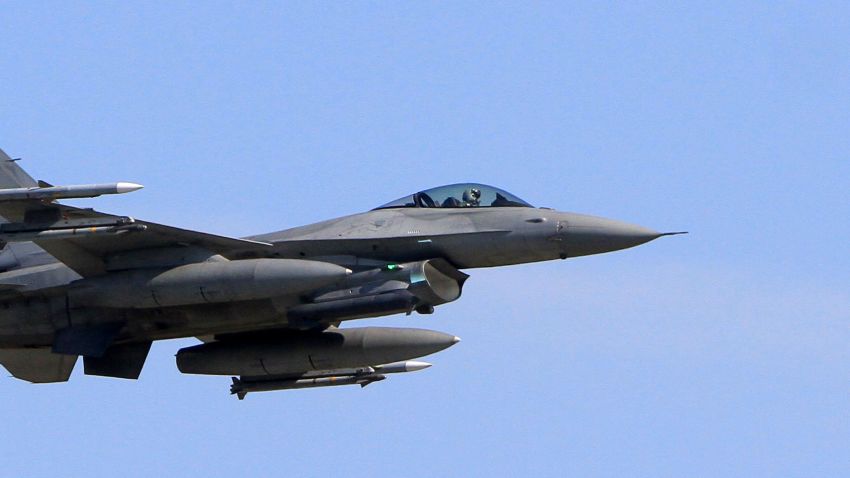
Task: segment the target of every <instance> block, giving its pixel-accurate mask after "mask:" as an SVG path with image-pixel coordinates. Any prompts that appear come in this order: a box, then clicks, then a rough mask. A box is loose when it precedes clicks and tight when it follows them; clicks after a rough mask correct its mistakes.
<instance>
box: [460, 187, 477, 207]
mask: <svg viewBox="0 0 850 478" xmlns="http://www.w3.org/2000/svg"><path fill="white" fill-rule="evenodd" d="M479 203H481V190H480V189H478V188H469V189H467V190H466V191H464V192H463V207H478V204H479Z"/></svg>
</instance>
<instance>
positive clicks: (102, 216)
mask: <svg viewBox="0 0 850 478" xmlns="http://www.w3.org/2000/svg"><path fill="white" fill-rule="evenodd" d="M135 189H138V185H135V184H132V183H110V184H100V185H82V186H53V185H50V184H47V183H45V182H43V181H35V180H34V179H33V178H32V177H30V176H29V175H28V174H27V173H26V172H25V171H24V170H23V169H21V168H20V166H19V163H18V162H17V161H14V160H12V159H11V158H10V157H9V156H8V155H6V154H5V153H4V152H2V151H0V216H2V217H1V218H0V245H2V246H4V247H3V248H2V251H0V364H3V366H5V367H6V368H7V369H8V370H9V371H10V372H11V373H12V374H13V375H14V376H15V377H18V378H21V379H24V380H29V381H32V382H53V381H64V380H67V379H68V377H69V375H70V373H71V370H72V369H73V365H74V363H75V362H76V359H77V356H78V355H82V356H84V357H85V360H84V362H85V371H86V373H87V374H90V375H101V376H109V377H120V378H137V377H138V376H139V373H141V370H142V367H143V365H144V362H145V359H146V357H147V350H148V349H149V348H150V343H151V342H152V341H155V340H165V339H171V338H180V337H192V336H203V337H204V338H205V342H206V343H205V344H202V345H199V346H196V347H189V348H187V349H183V350H181V351H180V354H179V355H178V366H179V368H180V369H181V370H182V371H184V372H187V373H210V374H227V375H240V376H242V378H240V379H239V380H240V381H241V382H240V383H241V384H242V385H241V386H242V387H243V389H242V391H243V392H245V391H246V390H248V389H251V390H260V389H268V390H272V389H285V388H308V387H316V386H330V385H337V384H340V383H355V384H356V383H359V384H361V385H362V384H364V383H372V382H373V381H377V380H379V378H378V377H383V375H384V374H387V373H394V372H397V371H401V369H400V368H399V367H403V366H402V365H393V364H392V362H397V361H402V360H407V359H410V358H416V357H420V356H423V355H427V354H430V353H434V352H436V351H439V350H442V349H444V348H446V347H449V346H451V345H452V344H454V343H455V342H456V340H455V339H456V338H455V337H454V336H453V335H451V334H444V333H441V332H435V331H425V330H419V329H395V328H384V329H373V328H365V329H360V328H337V326H338V325H339V324H340V323H341V322H343V321H347V320H359V319H365V318H369V317H378V316H383V315H391V314H400V313H404V314H410V313H412V312H417V313H420V314H430V313H434V312H435V309H436V308H437V307H442V306H443V305H444V304H447V303H450V302H452V301H454V300H457V299H458V298H460V296H461V293H462V290H463V285H464V283H465V281H466V280H467V278H468V277H469V276H468V275H467V274H466V273H465V272H462V271H461V270H462V269H472V268H478V267H495V266H504V265H511V264H520V263H528V262H537V261H544V260H553V259H566V258H570V257H578V256H584V255H590V254H601V253H605V252H611V251H616V250H621V249H626V248H629V247H634V246H637V245H640V244H643V243H646V242H648V241H651V240H653V239H656V238H658V237H661V236H663V235H668V234H670V233H666V234H662V233H659V232H656V231H654V230H651V229H647V228H644V227H641V226H637V225H633V224H628V223H624V222H620V221H615V220H611V219H606V218H600V217H594V216H588V215H583V214H576V213H569V212H559V211H555V210H552V209H545V208H535V207H533V206H531V205H530V204H528V203H526V202H525V201H523V200H521V199H519V198H518V197H516V196H514V195H512V194H511V193H508V192H506V191H503V190H500V189H498V188H493V187H490V186H487V185H483V184H477V183H469V184H454V185H449V186H444V187H438V188H433V189H429V190H424V191H420V192H417V193H414V194H411V195H410V196H406V197H404V198H401V199H399V200H397V201H393V202H391V203H388V204H386V205H384V206H382V207H380V208H377V209H374V210H372V211H368V212H363V213H359V214H353V215H348V216H343V217H339V218H336V219H331V220H327V221H322V222H318V223H315V224H311V225H307V226H302V227H296V228H293V229H288V230H285V231H278V232H273V233H268V234H262V235H258V236H253V237H249V238H244V239H238V238H229V237H223V236H218V235H213V234H207V233H203V232H196V231H190V230H185V229H179V228H174V227H170V226H165V225H161V224H155V223H151V222H146V221H141V220H136V219H133V218H131V217H129V216H125V215H113V214H106V213H101V212H98V211H95V210H93V209H81V208H75V207H70V206H66V205H63V204H60V203H58V202H57V201H56V199H58V198H67V197H74V198H77V197H88V196H97V195H99V194H116V193H123V192H128V191H131V190H135ZM364 367H370V369H369V371H368V373H367V375H365V376H364V375H362V374H360V375H357V374H354V375H351V374H349V373H348V372H345V370H349V369H352V368H353V369H360V368H364ZM411 367H412V365H411ZM323 370H324V371H325V372H327V371H328V370H330V371H331V372H329V373H330V374H328V373H325V372H322V371H323ZM322 373H324V375H322ZM358 373H359V372H358ZM310 374H312V375H310ZM263 377H265V380H266V383H263V384H258V383H253V382H256V381H258V380H261V379H262V378H263ZM268 380H272V381H274V383H271V382H268ZM252 381H253V382H252ZM252 387H253V388H252ZM275 387H276V388H275ZM237 388H238V387H237Z"/></svg>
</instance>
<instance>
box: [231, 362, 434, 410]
mask: <svg viewBox="0 0 850 478" xmlns="http://www.w3.org/2000/svg"><path fill="white" fill-rule="evenodd" d="M430 366H431V364H429V363H426V362H415V361H407V362H397V363H391V364H386V365H375V366H373V367H363V368H360V369H350V370H327V371H325V372H312V373H309V374H305V375H304V376H302V377H300V378H299V377H296V378H287V379H279V380H275V379H260V380H257V379H254V380H251V379H244V378H243V379H238V378H236V377H233V385H231V386H230V393H231V394H232V395H236V396H237V397H238V398H239V400H243V399H244V398H245V395H247V394H248V393H251V392H271V391H275V390H297V389H303V388H318V387H336V386H339V385H360V386H361V387H365V386H366V385H369V384H371V383H374V382H379V381H381V380H385V379H386V378H387V377H386V375H385V374H390V373H404V372H415V371H417V370H422V369H425V368H428V367H430Z"/></svg>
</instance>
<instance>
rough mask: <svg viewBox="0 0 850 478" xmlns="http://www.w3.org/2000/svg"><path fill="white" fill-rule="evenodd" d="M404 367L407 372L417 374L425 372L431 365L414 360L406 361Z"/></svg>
mask: <svg viewBox="0 0 850 478" xmlns="http://www.w3.org/2000/svg"><path fill="white" fill-rule="evenodd" d="M404 365H405V367H404V368H405V369H406V370H407V371H408V372H417V371H419V370H425V369H426V368H428V367H430V366H431V364H430V363H428V362H417V361H416V360H410V361H407V362H405V364H404Z"/></svg>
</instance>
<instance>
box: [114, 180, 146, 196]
mask: <svg viewBox="0 0 850 478" xmlns="http://www.w3.org/2000/svg"><path fill="white" fill-rule="evenodd" d="M143 187H144V186H142V185H141V184H136V183H118V184H116V185H115V192H116V193H118V194H124V193H131V192H133V191H138V190H139V189H142V188H143Z"/></svg>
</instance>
